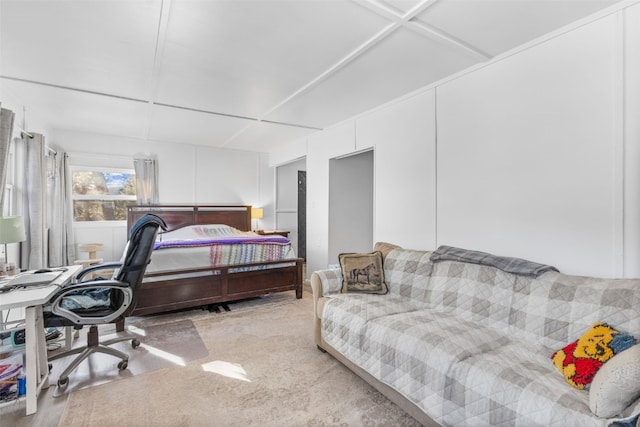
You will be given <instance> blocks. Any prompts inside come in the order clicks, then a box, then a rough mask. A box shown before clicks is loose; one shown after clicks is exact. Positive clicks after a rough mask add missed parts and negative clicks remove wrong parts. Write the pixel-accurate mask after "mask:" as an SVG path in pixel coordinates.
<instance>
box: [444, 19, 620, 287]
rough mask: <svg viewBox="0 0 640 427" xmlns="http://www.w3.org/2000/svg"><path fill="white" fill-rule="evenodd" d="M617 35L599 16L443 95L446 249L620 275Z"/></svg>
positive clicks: (458, 83) (464, 79)
mask: <svg viewBox="0 0 640 427" xmlns="http://www.w3.org/2000/svg"><path fill="white" fill-rule="evenodd" d="M616 30H617V25H616V17H615V16H611V17H608V18H605V19H601V20H599V21H598V22H595V23H593V24H591V25H588V26H584V27H582V28H579V29H577V30H575V31H572V32H571V33H569V34H566V35H564V36H562V37H558V38H556V39H554V40H551V41H549V42H547V43H544V44H542V45H539V46H535V47H532V48H531V49H528V50H527V51H525V52H522V53H521V54H518V55H513V56H511V57H508V58H506V59H504V60H502V61H500V62H497V63H496V64H493V65H492V66H491V67H485V68H482V69H480V70H478V71H476V72H473V73H470V74H467V75H465V76H463V77H461V78H459V79H456V80H454V81H452V82H449V83H446V84H443V85H441V86H440V87H438V89H437V91H438V92H437V94H438V106H437V107H438V119H437V126H438V177H437V181H438V197H437V206H438V211H437V217H438V241H439V242H441V243H446V244H449V245H453V246H460V247H466V248H473V249H478V250H483V251H487V252H491V253H497V254H504V255H511V256H516V257H522V258H526V259H532V260H535V261H539V262H543V263H550V264H554V265H555V266H556V267H558V268H559V269H560V270H561V271H575V272H578V271H580V272H582V273H585V274H604V275H615V274H617V273H622V272H621V271H619V269H618V265H617V263H618V255H619V253H618V252H619V242H617V241H616V240H617V236H616V233H618V232H619V230H618V225H619V224H618V221H619V220H620V218H621V215H622V212H621V205H619V202H620V200H617V198H616V197H614V195H615V193H616V186H617V185H619V184H620V182H619V179H618V177H617V176H616V175H617V173H618V171H617V170H616V169H615V168H614V166H615V162H616V159H615V156H616V155H617V154H618V153H617V152H616V145H617V144H618V141H616V140H615V139H612V137H613V136H614V135H615V108H616V105H615V102H616V100H617V99H616V94H615V92H614V91H612V82H614V81H615V74H616V73H618V72H620V71H621V70H619V69H617V68H616V60H617V58H616V55H615V53H616V52H615V42H616ZM585 70H588V72H585Z"/></svg>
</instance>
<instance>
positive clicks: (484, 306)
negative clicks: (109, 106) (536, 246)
mask: <svg viewBox="0 0 640 427" xmlns="http://www.w3.org/2000/svg"><path fill="white" fill-rule="evenodd" d="M516 278H517V276H515V275H513V274H511V273H506V272H504V271H502V270H500V269H498V268H495V267H490V266H485V265H479V264H471V263H467V262H458V261H440V262H435V263H434V264H433V270H432V274H431V280H430V284H429V288H430V291H429V293H430V304H431V306H433V307H434V308H436V309H439V310H444V311H447V312H450V313H452V314H454V315H456V316H458V317H460V318H463V319H466V320H469V321H473V322H478V323H482V324H484V325H488V326H491V327H493V328H496V329H501V330H508V328H509V314H510V310H511V300H512V297H513V288H514V282H515V281H516ZM522 279H523V280H529V281H530V280H531V278H529V277H522Z"/></svg>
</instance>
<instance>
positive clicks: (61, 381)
mask: <svg viewBox="0 0 640 427" xmlns="http://www.w3.org/2000/svg"><path fill="white" fill-rule="evenodd" d="M67 384H69V378H58V387H65V386H66V385H67Z"/></svg>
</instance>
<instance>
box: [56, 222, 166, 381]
mask: <svg viewBox="0 0 640 427" xmlns="http://www.w3.org/2000/svg"><path fill="white" fill-rule="evenodd" d="M159 228H162V229H163V230H166V229H167V225H166V224H165V222H164V221H163V220H162V218H160V217H158V216H156V215H153V214H146V215H145V216H143V217H142V218H140V219H139V220H138V221H137V222H136V223H135V224H134V226H133V227H132V228H131V233H130V235H129V236H130V237H129V242H128V243H127V247H126V248H125V255H124V257H123V260H122V262H108V263H103V264H97V265H92V266H89V267H87V268H84V269H83V270H82V271H80V273H78V275H77V277H76V281H75V282H74V283H72V284H70V285H67V286H65V287H64V288H62V289H61V290H60V291H58V292H57V293H56V294H55V295H54V296H53V297H52V298H51V300H50V302H49V304H48V305H47V306H45V309H44V325H45V327H61V326H73V327H74V328H76V329H81V328H82V326H84V325H89V332H88V334H87V345H86V346H85V347H79V348H75V349H72V350H70V351H66V352H63V353H59V354H56V355H54V356H52V357H50V358H49V361H52V360H56V359H60V358H62V357H67V356H70V355H73V354H78V356H77V357H76V358H75V359H74V360H73V362H72V363H71V364H70V365H69V366H68V367H67V368H66V369H65V370H64V372H62V374H60V377H59V379H58V386H59V387H64V386H66V385H67V384H68V382H69V374H70V373H71V372H72V371H73V370H74V369H76V368H77V367H78V365H80V363H82V361H83V360H85V359H86V358H87V357H89V356H90V355H91V354H93V353H95V352H100V353H106V354H110V355H112V356H115V357H119V358H120V359H122V360H121V361H120V362H119V363H118V369H120V370H123V369H127V366H128V361H129V356H128V355H127V354H125V353H123V352H121V351H119V350H116V349H113V348H111V347H108V346H109V345H111V344H114V343H116V342H121V341H127V340H130V339H131V340H132V341H131V345H132V346H133V348H136V347H138V346H139V345H140V341H138V340H137V339H136V338H135V337H134V336H119V337H117V338H114V339H110V340H106V341H103V342H100V341H99V338H98V326H97V325H101V324H107V323H116V324H117V330H118V331H120V330H124V319H125V318H126V317H127V316H128V315H129V314H130V313H131V312H132V311H133V309H134V308H135V305H136V297H137V292H138V289H139V288H140V286H141V284H142V278H143V276H144V272H145V270H146V268H147V265H148V264H149V261H150V259H151V252H152V251H153V244H154V243H155V240H156V234H157V233H158V229H159ZM107 269H108V270H113V269H115V272H114V273H113V275H112V278H111V279H104V278H96V279H89V280H86V281H83V278H84V277H87V275H90V274H93V273H96V272H97V271H100V270H107ZM89 277H92V276H89Z"/></svg>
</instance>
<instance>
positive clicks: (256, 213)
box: [251, 208, 264, 219]
mask: <svg viewBox="0 0 640 427" xmlns="http://www.w3.org/2000/svg"><path fill="white" fill-rule="evenodd" d="M263 216H264V210H263V209H262V208H251V219H262V218H263Z"/></svg>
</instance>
